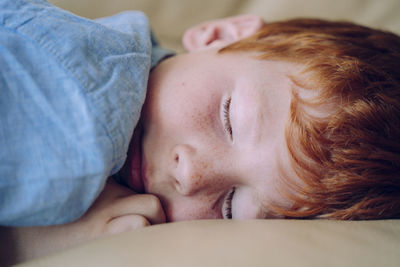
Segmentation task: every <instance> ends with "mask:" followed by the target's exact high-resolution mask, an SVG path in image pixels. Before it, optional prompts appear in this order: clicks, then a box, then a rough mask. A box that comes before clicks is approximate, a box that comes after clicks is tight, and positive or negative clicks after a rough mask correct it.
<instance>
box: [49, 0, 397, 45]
mask: <svg viewBox="0 0 400 267" xmlns="http://www.w3.org/2000/svg"><path fill="white" fill-rule="evenodd" d="M50 2H52V3H54V4H56V5H58V6H60V7H63V8H66V9H68V10H71V11H72V12H74V13H77V14H79V15H82V16H86V17H89V18H96V17H100V16H107V15H111V14H114V13H116V12H120V11H122V10H126V9H137V10H142V11H144V12H145V13H146V14H147V15H148V16H149V18H150V23H151V25H152V27H153V29H154V31H155V33H156V35H157V36H158V37H159V39H160V40H161V43H162V44H164V45H165V46H167V47H170V48H173V49H177V50H179V51H182V47H181V45H180V38H181V36H182V34H183V32H184V31H185V29H187V28H188V27H190V26H192V25H195V24H197V23H201V22H203V21H205V20H208V19H215V18H222V17H227V16H232V15H237V14H243V13H251V14H256V15H260V16H262V17H263V18H264V19H265V20H267V21H274V20H279V19H287V18H295V17H316V18H325V19H334V20H337V19H340V20H351V21H354V22H358V23H362V24H365V25H369V26H374V27H378V28H382V29H387V30H391V31H394V32H397V33H400V16H399V15H398V14H399V12H400V1H398V0H379V1H376V0H350V1H349V0H335V1H331V0H301V1H297V0H279V1H277V0H219V1H214V0H187V1H186V0H163V1H157V0H113V1H109V0H50Z"/></svg>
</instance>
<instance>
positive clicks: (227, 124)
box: [224, 97, 233, 140]
mask: <svg viewBox="0 0 400 267" xmlns="http://www.w3.org/2000/svg"><path fill="white" fill-rule="evenodd" d="M231 101H232V98H231V97H228V98H227V99H226V100H225V101H224V129H225V131H226V132H227V133H228V135H229V138H230V139H231V140H233V132H232V125H231V117H230V108H231Z"/></svg>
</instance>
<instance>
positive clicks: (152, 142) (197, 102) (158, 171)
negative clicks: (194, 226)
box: [132, 49, 293, 221]
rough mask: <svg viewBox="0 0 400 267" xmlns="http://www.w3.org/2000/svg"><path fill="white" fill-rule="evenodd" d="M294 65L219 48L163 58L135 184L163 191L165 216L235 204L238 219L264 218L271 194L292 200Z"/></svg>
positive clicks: (219, 211) (213, 214) (148, 106)
mask: <svg viewBox="0 0 400 267" xmlns="http://www.w3.org/2000/svg"><path fill="white" fill-rule="evenodd" d="M292 69H293V66H291V65H290V64H288V63H284V62H276V61H275V62H274V61H264V60H263V61H261V60H256V59H253V58H251V56H250V55H248V54H237V53H225V54H218V53H217V50H216V49H210V50H205V51H200V52H194V53H188V54H184V55H179V56H176V57H172V58H169V59H167V60H165V61H164V62H162V63H161V64H160V65H158V66H157V67H156V68H155V69H154V70H153V71H152V73H151V74H150V81H149V91H148V96H147V98H146V102H145V105H144V108H143V113H142V121H141V122H142V125H141V126H140V127H142V129H143V132H142V155H141V156H142V160H141V162H140V160H137V161H136V163H135V164H136V165H138V164H139V165H141V167H140V168H139V169H140V170H141V171H136V178H134V179H133V182H132V184H133V187H135V185H136V186H137V187H138V188H139V187H140V184H141V183H142V182H143V185H144V190H145V192H147V193H151V194H155V195H156V196H158V197H159V198H160V200H161V202H162V203H163V206H164V209H165V212H166V216H167V219H168V221H179V220H191V219H207V218H223V216H224V214H225V215H227V214H228V213H229V211H228V210H229V208H227V207H229V206H230V205H231V214H232V217H233V218H234V219H236V218H237V219H248V218H265V217H268V216H269V213H268V212H269V210H268V203H269V201H272V202H274V203H276V204H280V205H290V204H291V203H290V201H288V200H286V199H285V198H284V197H283V196H282V195H281V194H280V193H279V191H278V188H282V187H283V186H285V185H284V184H283V182H281V179H280V174H281V170H282V168H284V169H285V170H287V169H290V167H289V166H290V164H289V156H288V152H287V147H286V143H285V138H284V129H285V124H286V121H287V118H288V114H289V105H290V101H291V86H293V84H292V82H291V80H290V79H289V78H288V77H287V74H289V73H291V70H292ZM140 134H141V133H140V131H136V132H135V136H134V140H135V139H136V140H139V138H138V137H139V136H140ZM134 150H136V151H139V150H138V149H137V148H136V149H135V148H134ZM138 156H140V154H139V153H136V158H138ZM133 158H135V156H134V157H133ZM232 192H233V194H232ZM231 197H232V200H231V201H230V200H229V199H230V198H231Z"/></svg>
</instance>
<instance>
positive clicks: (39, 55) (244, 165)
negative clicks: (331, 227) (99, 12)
mask: <svg viewBox="0 0 400 267" xmlns="http://www.w3.org/2000/svg"><path fill="white" fill-rule="evenodd" d="M0 10H1V11H0V21H1V23H2V26H1V28H0V30H1V34H0V40H1V42H0V43H1V50H0V51H1V53H0V60H1V66H2V67H1V73H0V75H1V76H0V82H1V88H2V94H1V97H0V104H1V105H0V109H1V118H0V122H1V129H0V130H1V131H0V142H1V143H0V144H1V146H2V151H1V152H0V155H1V163H0V170H1V177H0V181H1V182H0V190H1V194H0V201H1V202H0V203H1V206H0V222H1V224H2V225H6V226H34V225H55V224H64V225H61V226H49V227H45V228H36V230H37V231H38V232H40V231H42V232H46V233H47V234H46V235H44V238H49V239H50V238H53V239H54V240H55V239H57V238H59V239H61V240H62V241H63V242H64V245H65V244H66V243H68V241H66V239H65V237H66V236H67V237H68V238H71V243H74V242H77V240H79V241H80V240H84V239H90V238H94V237H96V236H99V235H102V234H104V233H115V232H121V231H125V230H129V229H133V228H136V227H142V226H146V225H150V224H157V223H163V222H172V221H179V220H193V219H207V218H212V219H222V218H226V219H231V218H232V219H253V218H258V219H264V218H302V219H305V218H307V219H312V218H327V219H356V220H360V219H385V218H399V217H400V177H399V173H400V37H399V36H397V35H395V34H392V33H388V32H384V31H379V30H375V29H371V28H367V27H363V26H359V25H355V24H352V23H346V22H329V21H324V20H314V19H297V20H289V21H283V22H275V23H267V24H265V23H264V22H263V21H262V19H260V18H258V17H256V16H250V15H248V16H239V17H233V18H227V19H222V20H215V21H210V22H206V23H204V24H201V25H199V26H196V27H194V28H192V29H189V30H188V31H187V32H186V33H185V34H184V36H183V44H184V46H185V48H186V50H187V53H185V54H181V55H176V56H171V53H170V52H168V51H166V50H163V49H162V48H160V47H158V46H157V45H156V43H155V41H154V40H152V38H151V33H150V32H149V30H148V25H147V21H146V18H145V17H144V15H143V14H141V13H137V12H127V13H122V14H119V15H116V16H114V17H110V18H105V19H100V20H96V21H90V20H87V19H83V18H80V17H77V16H75V15H73V14H70V13H68V12H65V11H62V10H60V9H57V8H55V7H53V6H51V5H50V4H48V3H47V2H45V1H39V0H36V1H22V0H19V1H0ZM150 70H151V71H150ZM110 176H112V177H113V178H112V179H109V180H108V182H106V181H107V178H108V177H110ZM115 180H116V181H118V182H119V183H120V184H123V185H126V186H125V187H124V186H121V185H119V184H117V183H116V182H115ZM100 192H101V194H100ZM99 194H100V195H99ZM96 199H97V200H96ZM95 200H96V201H95ZM89 207H90V208H89ZM78 218H79V219H78ZM77 219H78V220H77ZM72 221H74V222H72ZM68 222H72V223H69V224H65V223H68ZM31 229H35V228H20V229H19V233H21V236H23V235H24V234H25V233H28V232H29V231H30V230H31ZM50 233H51V234H50ZM65 233H74V234H72V235H68V234H67V235H66V234H65Z"/></svg>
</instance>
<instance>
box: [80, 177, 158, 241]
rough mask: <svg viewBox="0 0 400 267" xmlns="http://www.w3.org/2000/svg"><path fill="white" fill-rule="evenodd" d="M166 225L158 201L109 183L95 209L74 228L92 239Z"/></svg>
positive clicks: (147, 195)
mask: <svg viewBox="0 0 400 267" xmlns="http://www.w3.org/2000/svg"><path fill="white" fill-rule="evenodd" d="M164 222H165V214H164V210H163V209H162V205H161V203H160V201H159V199H158V198H157V197H155V196H153V195H149V194H136V193H135V192H133V191H132V190H130V189H129V188H127V187H124V186H121V185H119V184H117V183H116V182H115V181H114V180H112V179H109V180H108V181H107V183H106V186H105V188H104V189H103V192H102V193H101V194H100V196H99V197H98V198H97V200H96V201H95V202H94V204H93V205H92V207H91V208H90V209H89V210H88V211H87V213H86V214H85V215H84V216H83V217H82V218H80V219H79V220H78V221H76V222H74V223H73V224H75V227H77V228H79V229H82V230H84V231H85V233H86V234H89V235H88V236H87V237H88V239H92V238H96V237H99V236H103V235H107V234H114V233H120V232H124V231H129V230H132V229H137V228H140V227H144V226H148V225H152V224H159V223H164Z"/></svg>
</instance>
